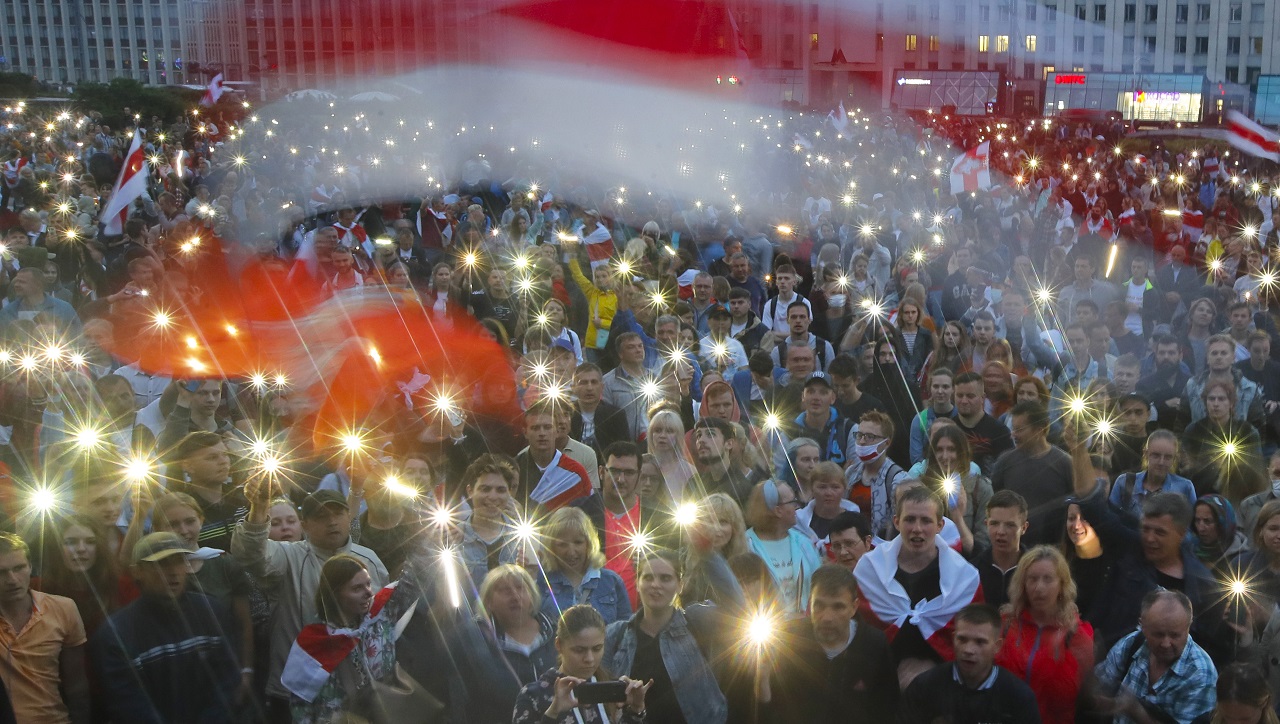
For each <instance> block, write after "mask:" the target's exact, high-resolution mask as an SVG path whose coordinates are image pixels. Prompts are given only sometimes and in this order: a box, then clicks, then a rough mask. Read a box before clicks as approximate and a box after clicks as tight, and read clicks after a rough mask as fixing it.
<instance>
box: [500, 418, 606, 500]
mask: <svg viewBox="0 0 1280 724" xmlns="http://www.w3.org/2000/svg"><path fill="white" fill-rule="evenodd" d="M554 405H555V402H554V401H553V400H549V399H543V400H538V401H537V402H535V403H533V404H532V405H530V406H529V409H528V410H525V413H524V435H525V442H526V443H528V447H526V448H525V449H524V450H521V451H520V453H519V454H518V455H516V469H517V470H519V471H520V492H521V493H522V494H523V500H521V501H520V502H521V503H522V505H521V506H520V507H521V508H522V509H523V510H524V511H525V512H526V513H530V512H532V511H533V510H535V509H536V510H540V511H546V512H550V511H553V510H555V509H557V508H562V507H564V506H566V505H568V504H569V503H572V502H573V501H575V500H577V499H578V498H582V497H585V496H587V495H590V494H591V490H592V486H591V479H590V476H588V475H587V470H586V468H584V467H582V464H581V463H579V462H578V461H577V460H574V459H573V458H571V457H569V456H568V455H565V454H564V453H563V452H562V451H561V450H560V449H559V448H557V447H556V439H557V437H558V431H557V428H556V410H555V406H554Z"/></svg>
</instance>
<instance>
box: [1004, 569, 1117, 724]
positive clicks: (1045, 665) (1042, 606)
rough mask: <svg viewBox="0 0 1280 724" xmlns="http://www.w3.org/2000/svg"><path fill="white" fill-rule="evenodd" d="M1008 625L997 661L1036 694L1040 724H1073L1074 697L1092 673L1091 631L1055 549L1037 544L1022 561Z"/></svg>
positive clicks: (1012, 584) (1015, 578) (1013, 584)
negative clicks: (1077, 605) (1082, 618)
mask: <svg viewBox="0 0 1280 724" xmlns="http://www.w3.org/2000/svg"><path fill="white" fill-rule="evenodd" d="M1005 625H1006V627H1007V628H1006V631H1005V634H1004V645H1003V646H1001V648H1000V653H999V654H997V655H996V663H997V664H999V665H1000V666H1002V667H1004V668H1005V669H1008V670H1009V672H1010V673H1012V674H1014V675H1015V676H1017V677H1018V678H1019V679H1022V680H1023V681H1025V682H1026V683H1027V685H1028V686H1030V687H1031V690H1032V691H1033V692H1035V695H1036V703H1037V704H1038V705H1039V707H1040V721H1042V722H1045V724H1072V723H1073V722H1075V720H1076V699H1077V697H1079V695H1080V688H1081V686H1082V685H1083V684H1084V681H1085V679H1086V677H1088V675H1089V673H1090V672H1091V671H1092V670H1093V662H1094V655H1093V627H1092V626H1090V625H1089V624H1088V623H1086V622H1084V621H1081V620H1080V612H1079V610H1078V609H1077V608H1076V584H1075V581H1073V580H1072V578H1071V570H1070V568H1069V567H1068V565H1067V559H1066V558H1064V557H1063V555H1062V553H1061V552H1060V551H1058V550H1057V549H1056V548H1052V547H1050V546H1036V547H1035V548H1032V549H1031V550H1029V551H1027V552H1026V553H1024V554H1023V556H1022V559H1021V560H1019V561H1018V567H1017V569H1016V570H1015V571H1014V573H1013V580H1012V581H1011V582H1010V584H1009V604H1008V607H1007V612H1005Z"/></svg>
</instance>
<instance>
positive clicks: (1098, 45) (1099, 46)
mask: <svg viewBox="0 0 1280 724" xmlns="http://www.w3.org/2000/svg"><path fill="white" fill-rule="evenodd" d="M1106 49H1107V36H1105V35H1095V36H1093V52H1095V53H1101V52H1103V51H1104V50H1106Z"/></svg>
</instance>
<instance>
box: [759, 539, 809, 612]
mask: <svg viewBox="0 0 1280 724" xmlns="http://www.w3.org/2000/svg"><path fill="white" fill-rule="evenodd" d="M760 552H761V553H763V554H764V555H762V556H761V557H762V558H764V562H765V565H767V566H768V567H769V570H770V571H771V572H772V573H773V580H774V581H777V583H778V591H779V593H780V594H781V596H782V604H783V610H785V611H801V610H803V607H802V606H800V605H799V604H800V602H799V601H798V600H797V598H798V595H797V594H798V592H799V590H800V578H799V577H800V561H797V560H795V551H794V550H792V548H791V537H790V536H787V537H785V538H783V539H782V540H764V539H761V540H760Z"/></svg>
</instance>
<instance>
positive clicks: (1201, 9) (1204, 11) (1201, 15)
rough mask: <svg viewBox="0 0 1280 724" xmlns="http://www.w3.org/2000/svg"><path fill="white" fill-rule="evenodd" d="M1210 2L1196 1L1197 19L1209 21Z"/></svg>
mask: <svg viewBox="0 0 1280 724" xmlns="http://www.w3.org/2000/svg"><path fill="white" fill-rule="evenodd" d="M1209 7H1210V5H1209V3H1196V21H1197V22H1201V23H1205V22H1208V21H1209Z"/></svg>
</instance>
